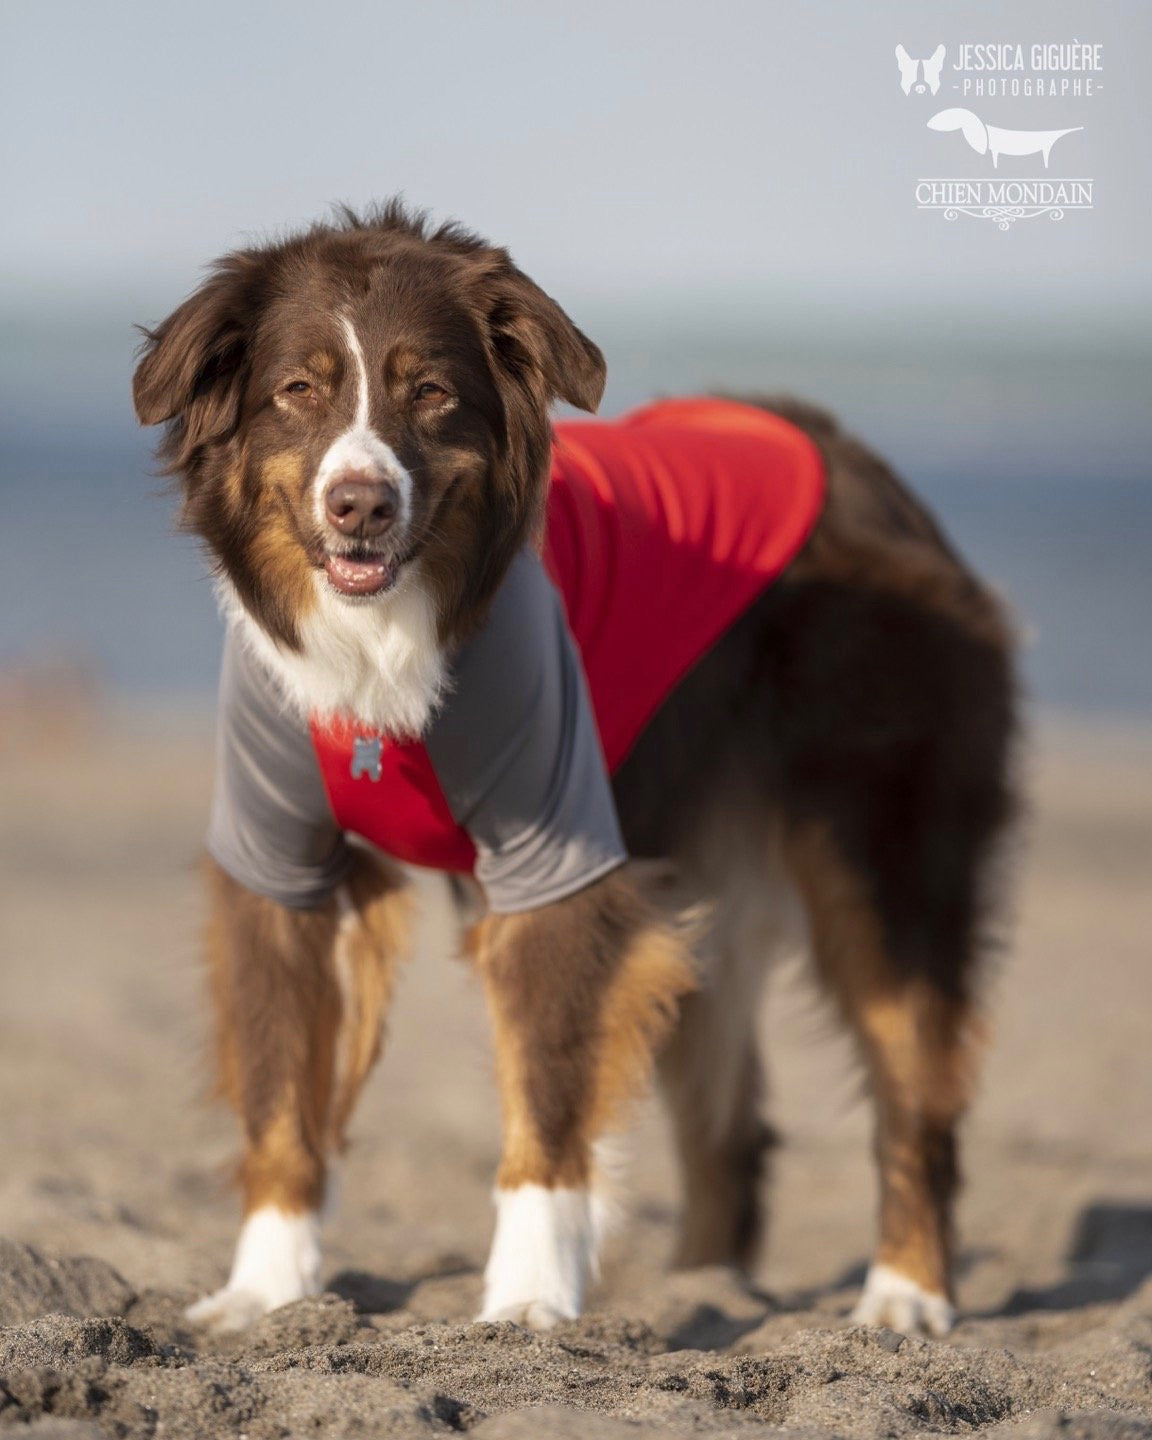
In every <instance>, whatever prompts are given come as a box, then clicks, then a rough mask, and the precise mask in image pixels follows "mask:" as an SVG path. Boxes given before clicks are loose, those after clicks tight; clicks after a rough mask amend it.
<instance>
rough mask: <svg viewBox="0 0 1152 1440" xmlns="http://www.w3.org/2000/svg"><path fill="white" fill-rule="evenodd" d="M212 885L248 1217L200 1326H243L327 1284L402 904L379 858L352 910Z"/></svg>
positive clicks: (225, 1052) (217, 992)
mask: <svg viewBox="0 0 1152 1440" xmlns="http://www.w3.org/2000/svg"><path fill="white" fill-rule="evenodd" d="M211 878H212V888H213V915H212V920H211V924H210V931H209V957H210V962H211V979H212V988H213V993H214V999H215V1005H216V1018H217V1036H218V1055H219V1066H220V1080H221V1088H222V1089H223V1091H224V1093H225V1095H226V1096H227V1098H228V1099H229V1101H230V1102H231V1104H232V1105H233V1107H234V1108H235V1109H236V1111H237V1112H238V1114H239V1115H240V1118H241V1121H242V1123H243V1127H244V1141H245V1151H244V1159H243V1161H242V1164H241V1168H240V1179H241V1184H242V1189H243V1199H244V1223H243V1227H242V1229H241V1232H240V1239H239V1241H238V1244H237V1247H236V1254H235V1259H234V1262H233V1266H232V1271H231V1275H230V1277H229V1280H228V1283H227V1284H226V1285H225V1286H224V1288H223V1289H222V1290H219V1291H217V1292H216V1293H215V1294H214V1295H210V1296H208V1297H207V1298H206V1299H204V1300H201V1301H200V1302H199V1303H198V1304H196V1305H194V1306H193V1307H192V1308H191V1309H190V1311H189V1318H190V1319H192V1320H194V1321H195V1322H197V1323H199V1324H205V1325H209V1326H212V1327H214V1328H217V1329H222V1330H232V1329H241V1328H243V1327H244V1326H246V1325H248V1324H250V1323H251V1322H252V1321H253V1320H255V1319H257V1318H258V1317H259V1316H260V1315H262V1314H264V1313H265V1312H266V1311H268V1310H272V1309H275V1308H276V1307H277V1306H279V1305H285V1304H288V1303H289V1302H290V1301H292V1300H298V1299H300V1298H301V1297H302V1296H304V1295H307V1294H312V1293H315V1292H316V1291H317V1290H318V1289H319V1287H320V1246H319V1227H320V1212H321V1209H322V1206H323V1203H324V1199H325V1190H326V1182H327V1179H328V1164H329V1160H330V1157H331V1155H332V1153H333V1151H334V1150H335V1149H337V1148H338V1147H339V1146H340V1144H341V1143H342V1137H343V1127H344V1124H345V1122H346V1120H347V1116H348V1113H349V1112H350V1110H351V1107H352V1104H353V1102H354V1100H355V1096H356V1093H357V1091H358V1089H359V1085H360V1083H361V1081H362V1080H363V1078H364V1075H365V1074H366V1073H367V1070H368V1068H369V1067H370V1065H371V1063H372V1060H373V1059H374V1058H375V1054H376V1049H377V1045H378V1037H379V1031H380V1023H381V1017H382V1015H383V1010H384V1006H385V1004H386V1001H387V998H388V991H389V988H390V984H389V977H390V968H391V964H392V961H393V959H394V956H395V953H396V945H397V940H398V936H397V928H398V921H399V916H398V913H397V912H398V910H399V908H400V907H401V906H402V905H403V896H402V892H401V891H400V890H399V889H398V887H397V884H396V882H395V881H394V880H393V879H392V878H391V877H390V876H389V874H388V873H387V872H385V871H380V870H377V869H376V868H375V867H374V866H370V864H369V862H367V861H362V862H359V864H358V867H357V868H356V869H354V871H353V874H352V875H351V876H350V878H349V881H348V883H347V894H346V896H345V897H342V905H341V904H338V903H337V902H336V901H332V902H329V903H328V904H326V905H323V906H319V907H317V908H315V909H311V910H293V909H288V908H286V907H284V906H281V905H277V904H275V903H274V902H273V901H271V900H267V899H264V898H263V897H262V896H258V895H254V894H252V893H251V892H249V891H247V890H245V889H244V888H243V887H241V886H240V885H238V884H237V883H236V882H235V881H233V880H232V879H231V878H230V877H229V876H227V875H226V874H224V872H223V871H221V870H219V869H218V868H216V867H213V869H212V877H211ZM342 909H343V913H341V911H342Z"/></svg>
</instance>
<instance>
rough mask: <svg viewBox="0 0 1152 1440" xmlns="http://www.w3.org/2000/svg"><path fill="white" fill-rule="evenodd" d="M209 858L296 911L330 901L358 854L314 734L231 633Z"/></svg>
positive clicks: (221, 707)
mask: <svg viewBox="0 0 1152 1440" xmlns="http://www.w3.org/2000/svg"><path fill="white" fill-rule="evenodd" d="M217 726H218V729H217V733H216V783H215V788H214V791H213V795H212V814H211V819H210V820H209V825H208V842H207V843H208V851H209V853H210V854H211V855H212V857H213V859H214V860H215V861H216V862H217V863H218V864H219V865H220V866H221V867H222V868H223V869H224V870H225V871H226V872H227V873H228V874H229V875H231V876H232V878H233V879H234V880H236V881H238V882H239V883H240V884H241V885H243V886H245V887H246V888H247V889H249V890H254V891H255V892H256V893H257V894H258V895H265V896H267V897H268V899H270V900H275V901H277V902H279V904H281V905H288V906H291V907H292V908H293V909H298V910H303V909H310V908H312V907H313V906H316V905H321V904H323V903H324V901H326V900H327V899H329V897H330V896H331V895H332V894H333V892H334V891H335V889H336V887H337V886H338V885H339V884H340V882H341V881H342V880H343V879H344V877H345V875H346V874H347V871H348V866H349V864H350V861H351V852H350V850H349V847H348V845H347V842H346V841H345V839H344V835H343V833H342V832H341V830H340V828H339V826H338V825H337V824H336V820H335V818H334V817H333V815H332V810H331V807H330V806H329V804H328V796H327V792H326V791H325V789H324V781H323V779H322V778H321V775H320V767H319V764H318V762H317V760H316V752H315V750H314V749H313V746H312V737H311V734H310V733H309V730H308V726H307V725H306V724H304V723H303V722H302V721H300V720H298V719H297V718H296V717H295V716H294V715H293V714H292V713H291V712H290V711H289V710H287V709H286V707H285V706H284V704H283V702H282V701H281V699H280V697H279V694H278V692H277V689H276V685H275V682H274V681H273V679H272V677H271V676H270V675H269V674H268V672H267V671H266V670H265V668H264V666H263V665H262V664H261V663H260V661H259V660H258V659H257V658H256V657H255V656H254V655H253V654H252V653H251V651H250V650H249V649H248V647H247V646H246V645H244V644H243V643H242V642H241V641H240V640H239V639H238V637H237V636H236V635H235V633H234V632H233V631H232V629H231V628H229V631H228V635H227V638H226V640H225V644H224V662H223V668H222V670H221V675H220V703H219V707H218V711H217Z"/></svg>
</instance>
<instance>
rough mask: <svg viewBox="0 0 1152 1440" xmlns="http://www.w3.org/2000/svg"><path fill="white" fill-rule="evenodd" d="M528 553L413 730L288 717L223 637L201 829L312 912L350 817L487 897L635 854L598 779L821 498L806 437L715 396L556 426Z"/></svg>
mask: <svg viewBox="0 0 1152 1440" xmlns="http://www.w3.org/2000/svg"><path fill="white" fill-rule="evenodd" d="M554 433H555V440H554V446H553V458H552V480H551V490H550V494H549V500H548V510H547V524H546V535H545V541H544V546H543V551H542V554H537V553H535V551H532V550H525V551H523V552H521V554H520V555H519V556H518V557H517V559H516V560H515V561H514V562H513V564H512V566H511V567H510V569H509V572H508V575H507V577H506V579H505V580H504V582H503V584H502V585H501V587H500V589H499V591H498V592H497V595H496V597H495V600H494V602H493V605H492V608H491V611H490V613H489V616H488V618H487V620H486V622H485V624H484V625H483V627H482V628H481V629H480V630H479V631H478V632H477V633H476V634H475V635H474V636H473V637H472V638H471V639H470V640H469V641H468V642H467V644H466V645H465V646H464V647H463V648H462V649H461V651H460V653H459V654H458V655H456V656H455V657H454V658H453V661H452V664H451V667H450V683H449V685H448V687H447V688H446V694H447V698H446V699H445V700H444V701H443V702H442V704H441V706H440V708H439V710H438V711H437V712H436V714H435V715H434V717H433V719H432V721H431V723H430V726H429V728H428V730H427V732H426V733H425V734H424V735H423V736H421V737H420V738H419V739H417V740H392V739H389V738H388V737H386V736H383V735H381V734H378V733H375V732H373V731H372V730H370V729H367V728H364V727H362V726H358V725H357V723H356V722H355V720H350V721H348V722H340V723H338V724H335V725H323V724H321V723H319V722H317V721H314V722H313V723H312V724H311V725H308V724H305V723H304V722H303V721H301V720H298V719H296V718H294V717H293V715H292V714H291V711H290V709H289V708H288V707H287V706H286V705H285V702H284V701H283V699H282V697H281V696H280V694H279V691H278V689H277V684H276V681H275V679H274V677H273V676H272V675H271V673H270V672H268V671H267V670H266V669H265V667H264V665H263V662H262V661H261V660H260V659H259V658H258V657H256V656H255V655H254V654H253V653H252V652H251V650H250V649H249V648H248V647H247V646H245V645H244V644H243V642H242V640H241V639H240V637H239V636H238V635H236V634H235V633H234V632H230V633H229V635H228V638H227V641H226V645H225V654H224V667H223V674H222V681H221V704H220V719H219V731H218V742H217V752H218V764H217V779H216V789H215V795H214V802H213V809H212V819H211V823H210V829H209V836H208V848H209V850H210V852H211V853H212V855H213V856H214V858H215V859H216V860H217V862H218V863H219V864H220V865H221V866H223V868H224V869H225V870H226V871H227V872H228V873H229V874H231V875H232V876H233V877H234V878H235V879H236V880H237V881H239V882H240V883H241V884H243V885H245V886H247V887H248V888H249V889H251V890H254V891H256V892H257V893H259V894H262V895H266V896H268V897H270V898H271V899H274V900H276V901H278V902H280V903H281V904H284V905H290V906H293V907H308V906H313V905H317V904H320V903H321V902H323V901H324V900H325V899H327V898H328V897H329V896H330V895H331V894H332V892H333V891H334V889H335V888H336V887H337V886H338V885H339V884H340V882H341V880H342V878H343V876H344V874H345V872H346V869H347V866H348V864H349V859H350V854H349V849H348V843H347V836H348V835H349V834H354V835H358V836H359V837H361V839H363V840H366V841H369V842H370V843H371V844H373V845H375V846H377V847H379V848H380V849H381V850H383V851H385V852H386V853H388V854H390V855H392V856H394V857H395V858H397V859H399V860H402V861H406V862H408V863H411V864H416V865H423V866H430V867H432V868H434V869H439V870H449V871H464V872H471V873H474V874H475V876H476V879H477V880H478V881H479V882H480V884H481V886H482V887H483V889H484V891H485V894H486V898H487V901H488V904H489V906H490V907H491V909H493V910H494V911H497V912H502V913H510V912H514V911H522V910H527V909H531V908H533V907H535V906H538V905H544V904H547V903H549V902H550V901H552V900H557V899H560V898H562V897H563V896H565V895H570V894H572V893H574V892H575V891H577V890H579V889H581V888H583V887H584V886H585V885H588V884H590V883H591V882H592V881H593V880H595V879H597V878H599V877H600V876H601V875H604V874H606V873H607V872H608V871H610V870H612V869H614V868H615V867H616V866H618V865H619V864H621V863H622V862H623V861H624V860H625V859H626V858H627V855H626V851H625V847H624V843H623V841H622V839H621V836H620V830H619V825H618V823H617V820H616V811H615V806H614V803H613V799H612V788H611V780H610V776H611V774H612V772H613V771H615V770H616V768H617V767H618V766H619V765H620V764H621V763H622V762H623V760H624V758H625V757H626V756H627V754H628V752H629V750H630V749H631V748H632V746H633V744H634V743H635V741H636V740H637V738H638V737H639V735H640V733H641V731H642V730H643V729H644V726H645V725H646V724H647V722H648V721H649V720H650V719H651V718H652V716H653V714H654V713H655V712H656V710H657V709H658V708H659V706H660V704H661V703H662V701H663V700H664V699H665V698H666V697H667V696H668V695H669V694H670V693H671V691H672V690H673V689H674V688H675V686H676V685H677V683H678V682H679V681H680V680H681V679H682V678H683V676H684V675H685V674H686V673H687V672H688V671H689V670H690V669H691V668H692V666H693V665H694V664H695V663H696V662H697V661H698V660H699V659H700V658H701V657H702V656H703V655H704V654H705V653H706V652H707V650H708V649H709V648H710V647H711V646H712V645H714V644H715V643H716V641H717V640H718V639H719V638H720V636H721V635H722V634H723V633H724V631H725V630H727V629H728V627H729V626H731V625H732V624H733V623H734V622H735V621H736V620H737V619H738V618H739V616H740V615H741V614H742V613H743V612H744V611H745V610H746V609H747V608H748V607H749V605H751V603H752V602H753V601H754V600H755V598H756V596H757V595H758V594H760V592H761V591H762V590H763V589H764V588H765V587H766V586H767V585H768V584H769V583H770V582H771V581H772V580H773V579H774V578H775V577H776V576H777V575H779V574H780V572H781V571H782V570H783V569H784V568H785V567H786V566H787V565H788V563H789V562H790V561H791V560H792V559H793V557H794V556H795V555H796V554H797V552H798V551H799V550H800V548H801V546H802V545H803V544H804V541H805V540H806V539H807V537H808V535H809V534H810V532H811V530H812V527H813V526H814V524H815V523H816V520H817V518H818V516H819V513H820V508H821V505H822V503H823V498H824V467H823V462H822V459H821V456H820V453H819V451H818V450H817V448H816V446H815V445H814V443H813V442H812V441H811V439H809V437H808V436H807V435H805V434H804V433H803V432H802V431H801V430H799V429H797V428H796V427H795V426H794V425H792V424H790V423H789V422H788V421H785V420H783V419H781V418H780V417H779V416H776V415H773V414H771V413H769V412H767V411H764V410H761V409H758V408H756V407H753V406H748V405H742V404H738V403H735V402H732V401H727V400H715V399H690V400H668V401H661V402H659V403H657V404H654V405H649V406H646V407H644V408H643V409H640V410H635V411H633V412H631V413H630V414H628V415H625V416H624V417H622V418H621V419H619V420H615V421H572V422H565V423H561V424H558V425H556V427H555V432H554Z"/></svg>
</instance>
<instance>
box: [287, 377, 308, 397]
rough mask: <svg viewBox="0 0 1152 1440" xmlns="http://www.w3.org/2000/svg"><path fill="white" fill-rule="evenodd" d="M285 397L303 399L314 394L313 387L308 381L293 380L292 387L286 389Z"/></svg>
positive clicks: (288, 386)
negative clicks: (294, 396) (290, 396)
mask: <svg viewBox="0 0 1152 1440" xmlns="http://www.w3.org/2000/svg"><path fill="white" fill-rule="evenodd" d="M284 393H285V395H299V396H301V397H304V396H307V395H311V394H312V386H311V385H309V383H308V381H307V380H293V381H292V383H291V384H290V385H285V387H284Z"/></svg>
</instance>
